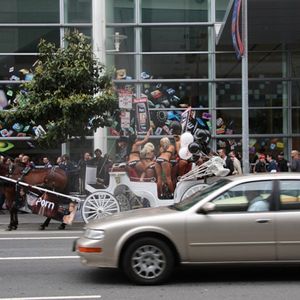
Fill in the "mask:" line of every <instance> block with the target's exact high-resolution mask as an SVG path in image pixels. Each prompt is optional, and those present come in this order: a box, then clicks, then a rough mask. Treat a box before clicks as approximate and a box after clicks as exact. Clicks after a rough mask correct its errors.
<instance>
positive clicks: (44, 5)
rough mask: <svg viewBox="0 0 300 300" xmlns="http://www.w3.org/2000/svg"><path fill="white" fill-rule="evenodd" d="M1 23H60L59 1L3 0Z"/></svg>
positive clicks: (1, 3) (0, 2)
mask: <svg viewBox="0 0 300 300" xmlns="http://www.w3.org/2000/svg"><path fill="white" fill-rule="evenodd" d="M0 7H1V9H0V23H59V0H42V1H41V0H1V1H0Z"/></svg>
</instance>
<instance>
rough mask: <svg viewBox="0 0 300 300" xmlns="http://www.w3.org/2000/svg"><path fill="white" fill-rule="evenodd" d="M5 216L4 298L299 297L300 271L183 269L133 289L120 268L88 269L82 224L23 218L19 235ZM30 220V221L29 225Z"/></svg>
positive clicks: (0, 289) (1, 234)
mask: <svg viewBox="0 0 300 300" xmlns="http://www.w3.org/2000/svg"><path fill="white" fill-rule="evenodd" d="M5 218H6V217H5V216H3V215H0V245H1V247H0V300H3V299H12V300H17V299H20V300H25V299H26V300H27V299H28V300H29V299H30V300H38V299H41V300H51V299H74V300H75V299H109V300H115V299H120V300H123V299H146V300H147V299H149V300H150V299H151V300H156V299H172V300H173V299H175V300H176V299H178V300H179V299H180V300H181V299H209V300H211V299H228V300H229V299H230V300H232V299H280V300H281V299H298V298H299V294H300V284H299V283H300V272H299V271H300V270H299V268H300V267H241V266H236V267H217V266H213V267H212V266H205V267H203V266H197V267H182V268H179V269H177V270H175V272H174V275H173V276H172V278H171V280H170V282H169V283H168V284H165V285H161V286H154V287H144V286H135V285H132V284H131V283H130V282H128V281H127V279H126V278H125V277H124V276H123V273H122V272H120V271H118V270H101V269H95V268H88V267H84V266H82V265H81V264H80V262H79V259H78V257H77V256H76V254H75V253H74V252H72V251H71V248H72V242H73V240H74V239H75V238H76V237H78V236H79V235H80V234H81V232H82V226H83V224H82V223H77V224H74V226H72V227H68V228H67V229H66V230H64V231H60V230H57V229H56V228H57V225H58V223H55V222H53V223H52V225H51V226H50V227H49V229H48V230H46V231H39V230H37V225H38V223H39V222H40V221H41V220H42V219H38V217H37V216H28V215H25V216H24V215H21V216H20V219H21V220H22V221H23V222H24V223H23V224H22V225H21V226H20V230H17V231H11V232H8V231H5V228H6V227H5ZM30 222H31V223H30Z"/></svg>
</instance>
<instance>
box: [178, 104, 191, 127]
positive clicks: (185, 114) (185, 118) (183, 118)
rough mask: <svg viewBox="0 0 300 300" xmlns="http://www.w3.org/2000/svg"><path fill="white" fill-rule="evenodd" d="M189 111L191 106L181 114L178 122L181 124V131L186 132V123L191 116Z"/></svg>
mask: <svg viewBox="0 0 300 300" xmlns="http://www.w3.org/2000/svg"><path fill="white" fill-rule="evenodd" d="M191 111H192V108H191V107H189V108H187V109H186V110H185V111H184V112H183V113H182V114H181V121H180V124H181V132H182V133H183V132H186V130H187V125H188V122H189V120H190V117H191Z"/></svg>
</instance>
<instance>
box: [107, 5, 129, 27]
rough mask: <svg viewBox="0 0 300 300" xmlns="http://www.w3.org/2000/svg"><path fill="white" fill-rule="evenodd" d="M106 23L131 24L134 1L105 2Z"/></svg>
mask: <svg viewBox="0 0 300 300" xmlns="http://www.w3.org/2000/svg"><path fill="white" fill-rule="evenodd" d="M105 6H106V7H105V8H106V22H107V23H133V22H134V0H106V2H105Z"/></svg>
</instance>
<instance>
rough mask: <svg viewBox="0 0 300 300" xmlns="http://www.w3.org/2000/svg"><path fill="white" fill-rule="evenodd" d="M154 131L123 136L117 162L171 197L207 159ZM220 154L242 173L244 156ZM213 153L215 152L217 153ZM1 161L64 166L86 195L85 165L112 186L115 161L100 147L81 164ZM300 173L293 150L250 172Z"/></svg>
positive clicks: (263, 157)
mask: <svg viewBox="0 0 300 300" xmlns="http://www.w3.org/2000/svg"><path fill="white" fill-rule="evenodd" d="M150 134H151V130H149V131H148V132H147V134H146V135H145V136H144V137H143V138H141V139H139V138H138V137H137V136H135V135H132V136H130V137H121V138H120V139H119V140H118V143H117V144H118V149H117V156H116V160H115V162H117V163H121V162H122V163H125V164H124V166H125V169H126V171H127V172H128V175H129V176H130V178H131V179H132V180H137V181H149V180H155V181H156V183H157V193H158V196H159V197H160V198H172V197H173V193H174V190H175V187H176V183H177V178H178V177H180V176H182V175H184V174H185V173H187V172H188V171H190V170H191V169H192V168H193V166H195V165H200V164H202V163H203V162H204V161H205V160H203V158H201V157H199V159H198V160H196V161H195V160H194V159H193V160H185V159H181V158H180V156H179V155H178V153H179V150H180V136H178V135H174V136H173V138H169V137H163V138H161V139H160V141H159V145H158V146H157V147H155V145H154V144H153V143H151V142H149V137H150ZM217 152H218V155H219V156H220V157H221V158H222V159H223V161H224V168H226V169H229V173H228V175H241V174H242V165H241V156H240V154H239V153H236V152H235V151H230V152H229V153H228V154H227V153H226V150H225V149H219V150H218V151H217ZM213 155H216V153H214V154H213ZM0 161H1V162H2V163H6V164H8V165H10V164H12V163H20V164H22V165H23V167H24V173H26V172H28V171H29V170H30V169H32V168H36V167H43V168H52V167H53V166H54V165H56V166H58V167H60V168H62V169H63V170H65V171H66V173H67V175H68V179H69V180H68V186H67V192H79V193H81V194H85V176H86V167H87V166H89V165H93V166H96V168H97V169H96V177H97V184H98V185H99V188H106V187H107V186H108V185H109V171H110V170H111V168H112V166H113V161H112V160H111V159H110V158H109V157H108V155H104V156H103V155H102V151H101V150H100V149H96V150H95V151H94V156H92V154H91V153H89V152H85V153H84V154H83V155H82V158H81V159H80V160H79V161H78V163H77V164H76V163H74V162H72V161H71V160H70V157H69V155H67V154H64V155H62V156H59V157H57V159H56V161H55V162H53V161H50V160H49V158H48V156H43V157H42V159H41V160H40V162H41V164H42V165H41V164H39V166H37V165H36V164H35V163H34V162H33V161H32V160H31V159H30V157H29V156H28V155H25V154H20V155H19V156H18V157H16V158H15V159H12V158H9V157H6V158H5V157H3V156H0ZM289 171H291V172H300V155H299V152H298V151H297V150H292V151H291V161H290V162H289V161H287V160H286V159H285V158H284V153H283V152H280V153H279V154H278V155H277V157H276V158H275V157H274V156H273V155H272V154H271V153H268V154H265V153H258V154H257V159H256V160H255V163H253V164H252V167H251V172H253V173H262V172H289ZM3 203H4V199H3V195H0V210H1V208H2V206H3Z"/></svg>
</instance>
